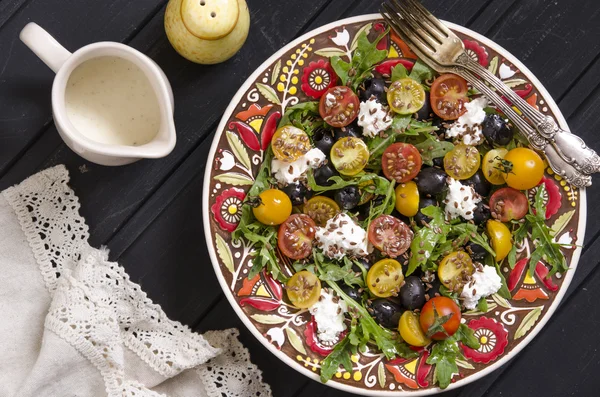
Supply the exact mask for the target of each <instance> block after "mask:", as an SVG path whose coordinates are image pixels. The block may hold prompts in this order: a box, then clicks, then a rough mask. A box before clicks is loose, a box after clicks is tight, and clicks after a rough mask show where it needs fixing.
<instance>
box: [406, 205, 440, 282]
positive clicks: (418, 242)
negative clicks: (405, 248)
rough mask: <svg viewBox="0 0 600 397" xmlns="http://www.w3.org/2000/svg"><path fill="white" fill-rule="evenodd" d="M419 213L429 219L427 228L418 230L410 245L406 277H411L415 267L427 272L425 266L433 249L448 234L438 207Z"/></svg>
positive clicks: (427, 208) (428, 208) (424, 209)
mask: <svg viewBox="0 0 600 397" xmlns="http://www.w3.org/2000/svg"><path fill="white" fill-rule="evenodd" d="M421 212H422V213H423V214H424V215H427V216H428V217H430V218H431V222H429V225H428V226H424V227H422V228H421V229H419V230H418V231H417V232H416V233H415V236H414V238H413V241H412V243H411V244H410V251H411V253H412V254H411V257H410V259H409V261H408V270H407V271H406V275H407V276H409V275H411V274H412V273H413V272H414V271H415V270H416V269H417V267H419V266H421V268H422V269H423V270H427V269H426V268H425V265H426V263H427V260H428V259H429V257H430V256H431V253H432V252H433V250H434V248H435V247H436V245H437V243H438V242H439V241H440V239H441V238H442V237H444V238H445V236H446V235H447V234H448V231H449V229H450V225H448V224H446V222H445V221H444V213H443V211H442V209H441V208H440V207H435V206H432V205H430V206H429V207H426V208H423V209H422V210H421Z"/></svg>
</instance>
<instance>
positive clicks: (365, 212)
mask: <svg viewBox="0 0 600 397" xmlns="http://www.w3.org/2000/svg"><path fill="white" fill-rule="evenodd" d="M384 199H385V197H384V196H376V197H375V198H373V199H372V200H371V201H367V202H366V203H364V204H362V205H359V206H358V218H359V219H366V218H368V217H369V213H370V212H371V208H375V207H377V206H379V205H381V204H383V200H384Z"/></svg>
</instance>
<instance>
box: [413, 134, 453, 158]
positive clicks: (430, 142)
mask: <svg viewBox="0 0 600 397" xmlns="http://www.w3.org/2000/svg"><path fill="white" fill-rule="evenodd" d="M428 136H429V137H432V136H431V135H429V134H428ZM414 145H415V147H416V148H417V149H419V152H421V158H422V159H423V163H425V164H427V165H433V159H436V158H438V157H444V156H445V155H446V153H448V152H449V151H451V150H452V149H454V144H453V143H452V142H446V141H440V140H438V139H434V138H433V137H432V138H431V139H427V140H425V141H423V142H421V143H416V144H414Z"/></svg>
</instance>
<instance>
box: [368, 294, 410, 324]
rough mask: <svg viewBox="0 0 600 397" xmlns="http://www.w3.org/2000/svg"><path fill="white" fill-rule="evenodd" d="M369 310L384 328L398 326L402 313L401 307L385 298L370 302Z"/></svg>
mask: <svg viewBox="0 0 600 397" xmlns="http://www.w3.org/2000/svg"><path fill="white" fill-rule="evenodd" d="M369 308H370V309H371V310H369V312H370V313H371V315H372V316H373V317H374V318H375V321H377V322H378V323H379V324H380V325H382V326H384V327H386V328H394V329H395V328H398V321H399V320H400V316H399V315H402V312H403V310H402V307H400V305H397V304H395V303H393V302H390V301H389V300H387V299H383V298H380V299H375V300H374V301H373V302H371V305H370V307H369Z"/></svg>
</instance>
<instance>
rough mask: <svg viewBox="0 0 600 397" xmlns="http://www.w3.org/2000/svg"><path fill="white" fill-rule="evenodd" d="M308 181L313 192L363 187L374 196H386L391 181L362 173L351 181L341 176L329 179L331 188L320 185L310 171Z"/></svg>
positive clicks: (362, 188) (368, 173) (372, 174)
mask: <svg viewBox="0 0 600 397" xmlns="http://www.w3.org/2000/svg"><path fill="white" fill-rule="evenodd" d="M306 177H307V178H306V179H307V182H308V187H310V189H311V190H312V191H313V192H317V193H320V192H327V191H330V190H338V189H342V188H344V187H346V186H360V185H363V186H361V190H364V191H367V192H369V193H373V194H378V195H379V194H385V193H386V192H387V190H388V187H389V184H390V181H388V180H387V179H386V178H384V177H382V176H379V175H377V174H375V173H370V172H367V173H360V174H358V175H356V176H354V177H352V178H350V179H344V178H342V177H340V176H332V177H331V178H329V181H331V182H333V184H332V185H331V186H321V185H318V184H317V182H316V181H315V177H314V174H313V172H312V170H309V171H308V172H307V173H306ZM368 182H372V184H367V183H368Z"/></svg>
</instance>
